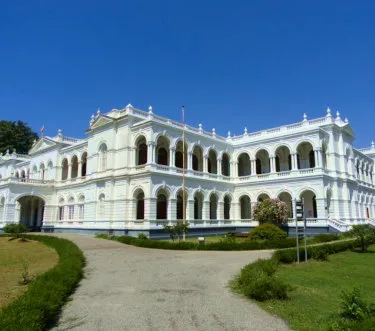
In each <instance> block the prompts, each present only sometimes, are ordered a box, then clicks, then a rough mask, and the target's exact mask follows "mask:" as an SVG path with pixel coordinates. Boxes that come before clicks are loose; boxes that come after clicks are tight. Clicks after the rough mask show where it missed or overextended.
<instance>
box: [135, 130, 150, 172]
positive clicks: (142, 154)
mask: <svg viewBox="0 0 375 331" xmlns="http://www.w3.org/2000/svg"><path fill="white" fill-rule="evenodd" d="M136 154H137V155H136V165H143V164H146V163H147V145H146V138H145V137H144V136H140V137H139V138H138V139H137V142H136Z"/></svg>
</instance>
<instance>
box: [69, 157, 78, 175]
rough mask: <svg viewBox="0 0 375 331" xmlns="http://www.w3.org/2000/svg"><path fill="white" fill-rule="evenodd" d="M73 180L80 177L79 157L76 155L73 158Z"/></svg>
mask: <svg viewBox="0 0 375 331" xmlns="http://www.w3.org/2000/svg"><path fill="white" fill-rule="evenodd" d="M71 162H72V178H77V177H78V157H77V156H76V155H74V156H73V157H72V161H71Z"/></svg>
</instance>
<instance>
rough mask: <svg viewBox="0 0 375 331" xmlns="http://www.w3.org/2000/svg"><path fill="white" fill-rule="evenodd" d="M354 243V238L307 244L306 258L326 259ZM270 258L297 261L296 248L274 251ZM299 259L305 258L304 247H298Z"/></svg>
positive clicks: (281, 260)
mask: <svg viewBox="0 0 375 331" xmlns="http://www.w3.org/2000/svg"><path fill="white" fill-rule="evenodd" d="M354 244H355V241H354V240H348V241H342V242H337V243H327V244H323V245H320V246H308V247H307V258H308V259H310V258H315V259H317V260H326V259H327V256H328V255H331V254H335V253H338V252H343V251H346V250H348V249H352V248H353V246H354ZM272 258H273V259H274V260H276V261H279V262H280V263H293V262H296V261H297V252H296V248H289V249H283V250H278V251H276V252H275V253H274V254H273V256H272ZM299 258H300V261H303V260H304V259H305V249H304V247H300V249H299Z"/></svg>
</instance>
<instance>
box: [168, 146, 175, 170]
mask: <svg viewBox="0 0 375 331" xmlns="http://www.w3.org/2000/svg"><path fill="white" fill-rule="evenodd" d="M175 152H176V150H175V149H174V148H173V147H171V148H170V149H169V155H170V157H169V166H170V167H174V164H175V156H176V154H175Z"/></svg>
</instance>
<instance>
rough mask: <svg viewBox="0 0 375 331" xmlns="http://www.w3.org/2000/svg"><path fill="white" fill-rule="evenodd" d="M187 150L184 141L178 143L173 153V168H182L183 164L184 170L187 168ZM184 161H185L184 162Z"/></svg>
mask: <svg viewBox="0 0 375 331" xmlns="http://www.w3.org/2000/svg"><path fill="white" fill-rule="evenodd" d="M187 150H188V145H187V143H186V141H185V143H184V142H183V141H181V140H180V141H179V142H178V143H177V145H176V152H175V166H176V167H177V168H182V165H183V162H184V164H185V166H184V168H185V169H186V168H187ZM184 160H185V161H184Z"/></svg>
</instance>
